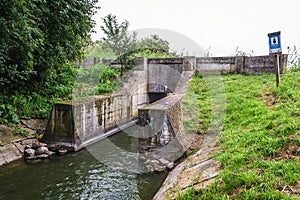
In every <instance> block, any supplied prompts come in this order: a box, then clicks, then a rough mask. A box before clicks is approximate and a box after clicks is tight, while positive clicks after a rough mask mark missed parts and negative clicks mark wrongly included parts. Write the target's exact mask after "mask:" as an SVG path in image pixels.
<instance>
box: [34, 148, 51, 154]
mask: <svg viewBox="0 0 300 200" xmlns="http://www.w3.org/2000/svg"><path fill="white" fill-rule="evenodd" d="M48 153H49V149H48V148H47V147H39V148H38V149H37V150H36V151H35V154H36V155H41V154H47V155H48Z"/></svg>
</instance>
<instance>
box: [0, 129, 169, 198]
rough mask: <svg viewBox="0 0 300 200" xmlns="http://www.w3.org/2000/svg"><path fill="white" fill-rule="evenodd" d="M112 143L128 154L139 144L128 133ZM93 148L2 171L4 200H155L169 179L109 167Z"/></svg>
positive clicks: (0, 183) (19, 163)
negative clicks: (91, 150)
mask: <svg viewBox="0 0 300 200" xmlns="http://www.w3.org/2000/svg"><path fill="white" fill-rule="evenodd" d="M129 131H131V130H130V129H129ZM132 131H133V130H132ZM126 132H128V131H126ZM109 141H111V142H112V143H113V144H115V145H116V146H119V147H120V148H121V149H123V150H124V149H126V148H127V149H126V150H127V151H128V152H130V151H131V152H135V151H137V146H136V145H137V140H136V139H135V138H133V137H130V136H128V135H127V134H126V133H124V132H120V133H118V134H116V135H114V136H112V137H110V138H109ZM102 143H103V141H100V142H98V143H96V144H95V146H101V144H102ZM89 148H90V147H89ZM89 148H88V149H83V150H81V151H79V152H76V153H71V154H67V155H65V156H55V157H52V158H50V159H47V160H43V161H42V162H38V163H28V162H25V161H17V162H14V163H12V164H10V165H7V166H4V167H1V168H0V199H9V200H10V199H13V200H14V199H107V200H113V199H118V200H120V199H151V198H152V197H153V196H154V195H155V193H156V191H157V190H158V188H159V187H160V185H161V183H162V182H163V180H164V179H165V177H166V173H151V174H150V173H138V172H132V171H127V170H124V168H123V169H121V168H120V167H112V166H109V165H107V163H105V162H104V163H102V160H101V159H100V161H99V159H96V158H95V156H93V155H92V154H91V153H90V149H89ZM105 153H106V154H108V155H109V154H116V153H115V152H113V153H112V152H110V151H107V152H105ZM111 156H114V155H111ZM115 156H118V155H115ZM124 159H126V158H124Z"/></svg>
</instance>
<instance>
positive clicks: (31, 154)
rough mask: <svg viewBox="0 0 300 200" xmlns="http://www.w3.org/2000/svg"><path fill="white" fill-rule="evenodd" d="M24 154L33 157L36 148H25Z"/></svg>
mask: <svg viewBox="0 0 300 200" xmlns="http://www.w3.org/2000/svg"><path fill="white" fill-rule="evenodd" d="M24 155H25V156H26V157H33V156H34V155H35V150H34V149H31V148H29V149H25V151H24Z"/></svg>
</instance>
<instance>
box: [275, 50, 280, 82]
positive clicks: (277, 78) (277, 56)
mask: <svg viewBox="0 0 300 200" xmlns="http://www.w3.org/2000/svg"><path fill="white" fill-rule="evenodd" d="M279 56H280V54H276V58H277V59H276V60H277V66H276V87H278V86H279V83H280V62H279Z"/></svg>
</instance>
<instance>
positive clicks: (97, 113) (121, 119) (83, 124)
mask: <svg viewBox="0 0 300 200" xmlns="http://www.w3.org/2000/svg"><path fill="white" fill-rule="evenodd" d="M130 119H131V113H130V96H129V95H127V94H120V95H113V96H93V97H89V98H82V99H79V100H75V101H73V102H68V103H59V104H55V105H54V107H53V109H52V113H51V117H50V119H49V122H48V125H47V128H46V131H45V134H44V137H43V138H42V141H43V142H45V143H48V144H52V143H56V144H58V145H62V146H66V147H68V148H69V149H72V148H73V149H74V150H78V149H81V148H83V147H84V146H85V145H86V141H89V140H90V139H92V138H94V137H99V136H101V135H103V134H105V132H107V131H109V130H112V129H114V128H116V127H117V126H120V125H122V124H124V123H126V122H129V121H130Z"/></svg>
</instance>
